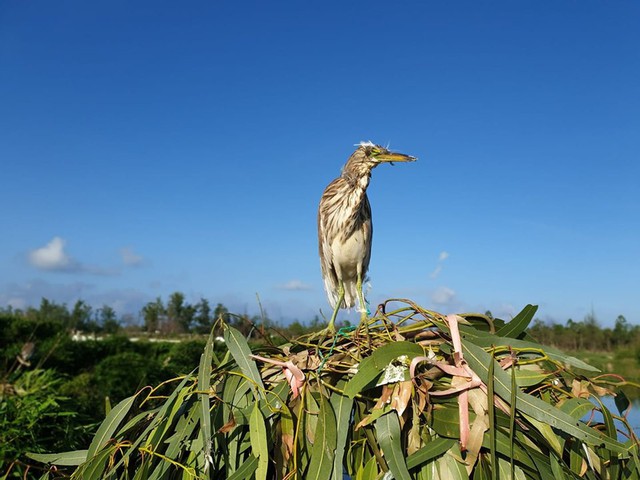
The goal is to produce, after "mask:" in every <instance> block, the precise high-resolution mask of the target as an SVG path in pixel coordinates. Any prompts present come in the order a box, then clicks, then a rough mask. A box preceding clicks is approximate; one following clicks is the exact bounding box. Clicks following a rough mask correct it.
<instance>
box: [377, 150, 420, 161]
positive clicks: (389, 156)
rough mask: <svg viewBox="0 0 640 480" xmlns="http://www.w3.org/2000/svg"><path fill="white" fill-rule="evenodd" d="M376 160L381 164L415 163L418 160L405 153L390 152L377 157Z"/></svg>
mask: <svg viewBox="0 0 640 480" xmlns="http://www.w3.org/2000/svg"><path fill="white" fill-rule="evenodd" d="M376 160H378V161H379V162H415V161H416V160H417V158H416V157H412V156H411V155H405V154H404V153H395V152H389V153H381V154H380V155H376Z"/></svg>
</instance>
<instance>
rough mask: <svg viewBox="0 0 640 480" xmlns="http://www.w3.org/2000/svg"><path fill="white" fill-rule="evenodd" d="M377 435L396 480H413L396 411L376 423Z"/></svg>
mask: <svg viewBox="0 0 640 480" xmlns="http://www.w3.org/2000/svg"><path fill="white" fill-rule="evenodd" d="M375 427H376V435H377V437H378V442H379V443H380V448H381V449H382V451H383V452H384V457H385V459H386V460H387V463H388V464H389V469H390V470H391V473H393V476H394V478H395V479H396V480H411V475H410V474H409V469H408V468H407V463H406V461H405V456H406V455H405V454H404V452H403V451H402V442H401V441H400V439H401V433H400V422H399V421H398V414H397V412H396V411H395V410H392V411H390V412H389V413H387V414H386V415H383V416H382V417H380V418H379V419H378V420H376V423H375Z"/></svg>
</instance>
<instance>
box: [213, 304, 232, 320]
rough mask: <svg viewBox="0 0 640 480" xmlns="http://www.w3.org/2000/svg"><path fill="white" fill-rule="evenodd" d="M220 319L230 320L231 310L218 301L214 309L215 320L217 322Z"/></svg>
mask: <svg viewBox="0 0 640 480" xmlns="http://www.w3.org/2000/svg"><path fill="white" fill-rule="evenodd" d="M218 319H222V320H224V321H225V322H228V321H229V310H228V309H227V307H225V306H224V305H223V304H221V303H218V304H217V305H216V308H215V309H214V310H213V321H214V322H215V321H216V320H218Z"/></svg>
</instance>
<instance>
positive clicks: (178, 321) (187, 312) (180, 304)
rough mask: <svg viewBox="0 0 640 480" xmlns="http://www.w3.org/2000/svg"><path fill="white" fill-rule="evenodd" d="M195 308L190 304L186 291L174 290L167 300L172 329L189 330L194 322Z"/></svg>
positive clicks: (170, 328)
mask: <svg viewBox="0 0 640 480" xmlns="http://www.w3.org/2000/svg"><path fill="white" fill-rule="evenodd" d="M194 314H195V308H194V307H193V306H191V305H189V304H188V303H187V302H186V301H185V298H184V293H182V292H173V293H172V294H171V295H170V296H169V301H168V302H167V320H168V322H169V330H170V331H181V332H188V331H189V330H190V329H191V324H192V323H193V317H194Z"/></svg>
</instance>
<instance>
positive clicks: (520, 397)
mask: <svg viewBox="0 0 640 480" xmlns="http://www.w3.org/2000/svg"><path fill="white" fill-rule="evenodd" d="M462 343H463V346H464V350H465V359H466V360H467V362H468V364H469V366H470V367H471V369H472V370H473V371H475V372H476V374H477V375H478V376H479V377H480V378H481V379H482V381H483V382H485V384H486V383H487V381H488V369H489V362H492V361H495V360H492V359H491V355H490V354H488V353H487V352H485V351H484V350H483V349H482V348H480V347H478V346H477V345H474V344H473V343H471V342H470V341H464V340H463V342H462ZM494 375H495V378H494V386H495V392H496V394H497V395H499V396H500V397H502V399H503V400H506V401H509V399H510V398H511V385H510V383H511V379H510V378H509V374H507V373H506V372H505V371H503V370H502V368H500V366H495V368H494ZM516 398H517V402H518V405H517V407H518V410H519V411H521V412H522V413H524V414H526V415H530V416H531V417H533V418H535V419H536V420H539V421H540V422H544V423H547V424H549V425H550V426H552V427H553V428H557V429H559V430H561V431H563V432H565V433H567V434H568V435H572V436H574V437H576V438H577V439H578V440H580V441H583V442H585V443H587V444H589V445H597V446H600V445H602V446H605V447H606V448H608V449H610V450H611V451H613V452H616V453H622V454H625V455H628V452H627V450H626V449H625V448H624V446H623V445H622V444H621V443H620V442H618V441H616V440H613V439H611V438H608V437H606V436H604V435H602V434H601V433H599V432H597V431H595V430H593V429H591V428H589V427H587V426H586V425H585V424H584V423H582V422H580V421H579V420H575V419H574V418H573V417H571V415H569V414H567V413H565V412H563V411H562V410H560V409H559V408H555V407H553V406H552V405H550V404H548V403H546V402H545V401H543V400H541V399H539V398H537V397H534V396H532V395H529V394H526V393H524V392H522V391H520V390H519V389H518V391H517V394H516Z"/></svg>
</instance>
